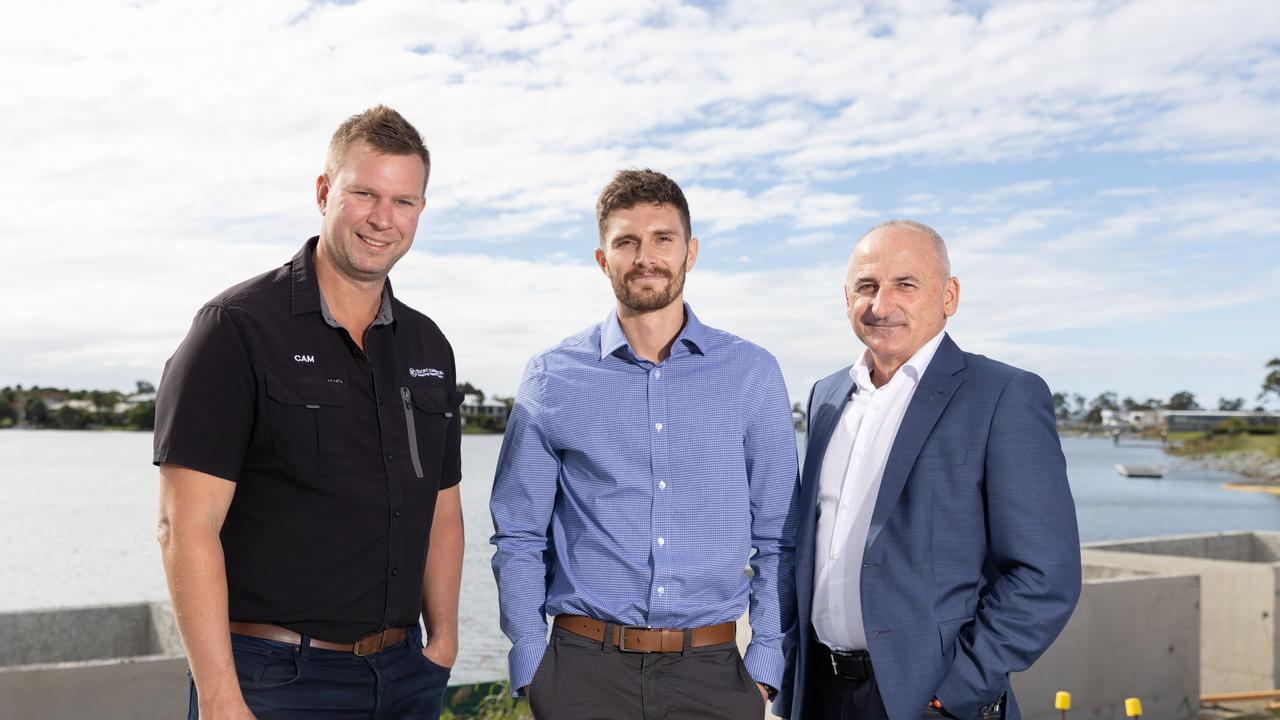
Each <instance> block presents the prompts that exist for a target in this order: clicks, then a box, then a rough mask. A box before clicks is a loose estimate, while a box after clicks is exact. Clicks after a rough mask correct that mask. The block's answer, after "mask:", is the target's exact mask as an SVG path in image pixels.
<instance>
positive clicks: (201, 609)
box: [160, 524, 243, 707]
mask: <svg viewBox="0 0 1280 720" xmlns="http://www.w3.org/2000/svg"><path fill="white" fill-rule="evenodd" d="M160 549H161V556H162V558H163V560H164V569H165V577H166V580H167V581H168V585H169V597H170V600H171V601H172V603H173V614H174V619H175V620H176V621H177V625H178V633H179V635H181V637H182V644H183V646H184V647H185V648H186V651H187V662H188V663H189V664H190V666H191V675H192V677H194V678H195V682H196V687H197V688H198V689H199V693H200V704H201V706H202V707H213V706H217V705H221V704H224V703H230V704H242V703H243V698H242V696H241V694H240V684H239V681H238V680H237V678H236V670H235V661H234V660H233V658H232V655H231V630H230V627H229V620H228V615H227V573H226V565H225V563H224V560H223V554H222V543H221V541H220V540H219V538H218V533H217V532H216V531H215V530H211V529H209V528H206V527H200V526H190V525H188V526H185V527H184V526H183V525H182V524H178V525H177V526H171V527H167V528H165V529H162V532H161V538H160Z"/></svg>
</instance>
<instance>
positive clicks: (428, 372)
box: [409, 368, 444, 380]
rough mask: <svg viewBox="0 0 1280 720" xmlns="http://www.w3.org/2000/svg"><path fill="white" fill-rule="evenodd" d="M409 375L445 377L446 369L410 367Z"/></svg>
mask: <svg viewBox="0 0 1280 720" xmlns="http://www.w3.org/2000/svg"><path fill="white" fill-rule="evenodd" d="M409 377H433V378H440V379H441V380H443V379H444V371H443V370H437V369H435V368H409Z"/></svg>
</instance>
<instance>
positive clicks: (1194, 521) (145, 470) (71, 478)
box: [0, 430, 1280, 683]
mask: <svg viewBox="0 0 1280 720" xmlns="http://www.w3.org/2000/svg"><path fill="white" fill-rule="evenodd" d="M501 443H502V438H501V436H497V435H468V436H465V437H464V438H463V444H462V451H463V471H464V480H463V483H462V502H463V508H464V512H465V517H466V527H467V531H466V536H467V544H466V561H465V567H464V569H463V586H462V603H461V605H462V609H461V615H462V616H461V618H460V619H461V638H460V640H461V646H462V647H461V653H460V655H459V658H458V665H457V666H456V667H455V668H454V674H453V682H455V683H463V682H478V681H482V680H492V679H496V678H499V677H502V676H504V675H505V673H506V665H505V663H506V652H507V648H508V645H507V643H506V639H505V638H504V637H503V636H502V633H501V632H500V631H499V629H498V619H497V618H498V613H497V597H496V595H497V591H496V589H495V587H494V583H493V575H492V573H491V572H490V570H489V558H490V557H491V556H492V554H493V550H492V546H490V545H489V535H490V533H491V532H492V526H491V524H490V522H489V512H488V500H489V488H490V486H491V484H492V480H493V469H494V466H495V465H496V463H497V460H498V449H499V448H500V446H501ZM1063 450H1064V452H1065V454H1066V457H1067V468H1068V475H1069V476H1070V480H1071V488H1072V492H1073V493H1074V495H1075V499H1076V506H1077V509H1078V514H1079V520H1080V535H1081V538H1082V539H1083V540H1084V541H1085V542H1088V541H1093V540H1107V539H1116V538H1129V537H1142V536H1148V535H1166V534H1172V533H1184V532H1201V531H1210V530H1280V497H1276V496H1271V495H1265V494H1257V493H1244V492H1236V491H1231V490H1225V489H1223V488H1222V487H1221V485H1222V483H1224V482H1231V481H1238V480H1240V479H1241V478H1240V477H1239V476H1237V475H1234V474H1232V473H1228V472H1224V471H1215V470H1204V469H1201V468H1198V467H1197V466H1195V465H1194V464H1192V463H1190V462H1188V461H1185V460H1179V459H1176V458H1172V457H1169V456H1165V455H1164V454H1163V453H1162V452H1161V451H1160V448H1159V445H1158V444H1155V443H1142V442H1128V443H1125V444H1122V445H1121V446H1120V447H1118V448H1117V447H1112V445H1111V441H1110V440H1109V439H1099V438H1079V437H1066V438H1063ZM150 458H151V435H150V433H130V432H64V431H56V430H40V431H26V430H5V431H0V612H3V611H11V610H18V609H28V608H50V607H65V606H81V605H96V604H108V603H132V602H139V601H144V600H162V599H165V598H166V591H165V585H164V575H163V572H162V570H161V566H160V553H159V549H158V547H157V545H156V542H155V518H156V503H157V483H156V471H155V469H154V468H153V467H152V466H151V465H150V462H149V461H150ZM1118 462H1120V463H1133V464H1143V465H1150V464H1162V465H1164V466H1165V468H1166V470H1167V472H1166V475H1165V477H1164V478H1162V479H1159V480H1151V479H1124V478H1122V477H1120V476H1119V475H1118V474H1117V473H1116V471H1115V468H1114V465H1115V463H1118Z"/></svg>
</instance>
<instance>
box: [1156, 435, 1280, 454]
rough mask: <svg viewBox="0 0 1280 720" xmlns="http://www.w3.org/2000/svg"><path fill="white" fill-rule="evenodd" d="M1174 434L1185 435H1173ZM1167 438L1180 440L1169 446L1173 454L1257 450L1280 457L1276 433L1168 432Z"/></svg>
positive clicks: (1278, 437) (1279, 438) (1279, 437)
mask: <svg viewBox="0 0 1280 720" xmlns="http://www.w3.org/2000/svg"><path fill="white" fill-rule="evenodd" d="M1175 435H1176V436H1186V437H1175ZM1169 439H1170V440H1179V441H1180V443H1179V444H1178V445H1176V446H1173V447H1170V448H1169V452H1170V453H1171V454H1174V455H1190V456H1197V455H1214V456H1219V457H1221V456H1223V455H1235V454H1237V453H1249V452H1257V453H1262V454H1263V455H1265V456H1266V457H1269V458H1280V436H1277V435H1249V434H1247V433H1231V434H1220V435H1211V434H1206V433H1170V434H1169Z"/></svg>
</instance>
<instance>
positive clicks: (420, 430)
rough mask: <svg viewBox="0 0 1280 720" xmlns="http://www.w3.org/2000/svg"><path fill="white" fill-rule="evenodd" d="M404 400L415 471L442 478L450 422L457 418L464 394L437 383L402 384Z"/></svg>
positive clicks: (410, 449)
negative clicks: (441, 467) (441, 470)
mask: <svg viewBox="0 0 1280 720" xmlns="http://www.w3.org/2000/svg"><path fill="white" fill-rule="evenodd" d="M400 403H401V405H402V406H403V407H404V422H405V429H406V431H407V436H406V441H407V442H408V445H409V459H410V460H411V461H412V462H413V472H414V474H415V475H417V476H418V477H426V476H427V475H428V474H430V476H431V477H433V478H436V477H439V475H440V464H441V462H442V461H443V459H444V450H445V443H446V440H447V436H448V430H449V424H450V423H452V422H454V421H455V420H456V418H457V414H458V406H459V405H461V404H462V393H460V392H454V391H453V390H448V389H446V388H443V387H439V386H437V385H402V386H400Z"/></svg>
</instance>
